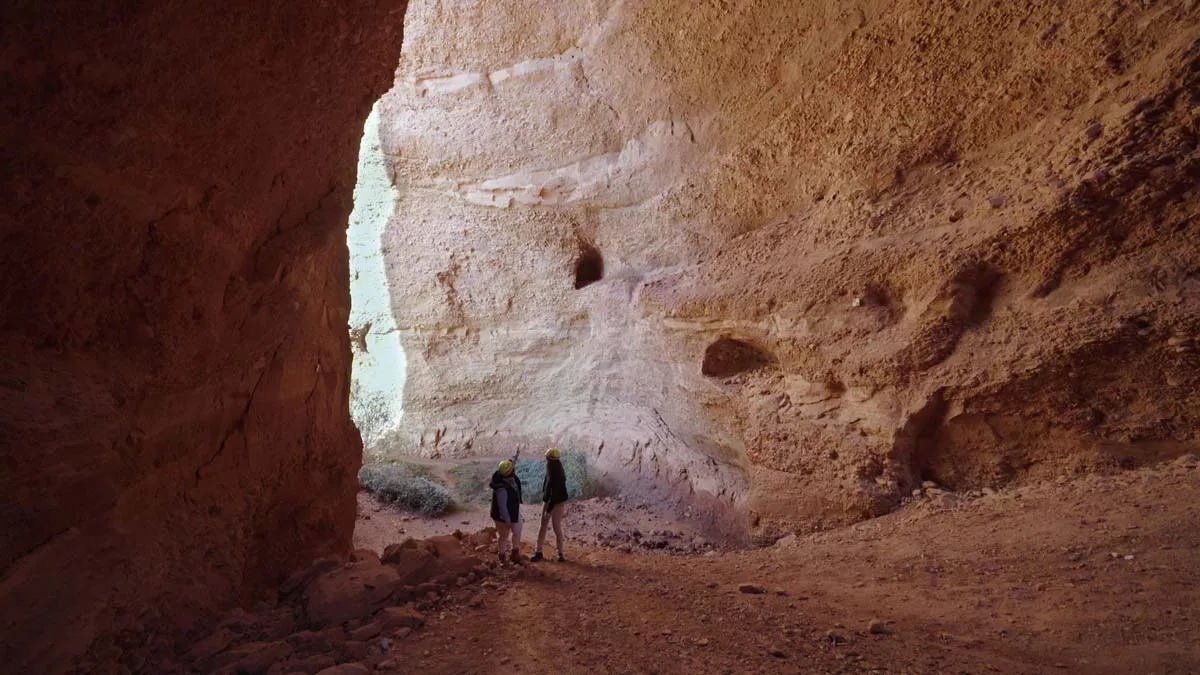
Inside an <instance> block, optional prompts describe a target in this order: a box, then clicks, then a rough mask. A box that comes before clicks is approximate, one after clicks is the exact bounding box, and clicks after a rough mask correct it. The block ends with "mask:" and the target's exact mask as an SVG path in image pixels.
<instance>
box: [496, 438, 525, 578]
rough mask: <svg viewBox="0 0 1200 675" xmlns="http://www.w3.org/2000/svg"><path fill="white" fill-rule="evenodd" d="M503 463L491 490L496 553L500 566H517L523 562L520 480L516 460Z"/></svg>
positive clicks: (507, 460)
mask: <svg viewBox="0 0 1200 675" xmlns="http://www.w3.org/2000/svg"><path fill="white" fill-rule="evenodd" d="M520 454H521V453H520V451H518V452H517V454H516V455H513V458H512V459H506V460H504V461H503V462H500V466H499V468H497V469H496V473H493V474H492V480H491V481H490V482H489V483H488V488H490V489H491V491H492V520H493V521H494V522H495V523H496V534H497V535H498V539H499V540H498V541H497V549H496V552H497V553H498V554H499V556H500V564H501V565H503V564H504V562H505V560H512V561H513V562H514V563H518V562H521V478H520V477H519V476H517V471H516V469H517V466H516V462H517V457H518V456H520ZM509 541H512V557H511V558H509V557H508V556H507V553H508V543H509Z"/></svg>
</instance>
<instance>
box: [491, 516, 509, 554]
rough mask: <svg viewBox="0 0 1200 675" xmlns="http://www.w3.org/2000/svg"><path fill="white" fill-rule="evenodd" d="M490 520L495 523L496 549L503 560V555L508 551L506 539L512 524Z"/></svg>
mask: <svg viewBox="0 0 1200 675" xmlns="http://www.w3.org/2000/svg"><path fill="white" fill-rule="evenodd" d="M492 522H494V523H496V547H497V548H496V551H497V552H498V553H499V554H500V559H501V560H503V559H504V556H505V555H506V554H507V553H508V540H509V533H511V532H512V525H511V524H510V523H502V522H500V521H498V520H495V521H492Z"/></svg>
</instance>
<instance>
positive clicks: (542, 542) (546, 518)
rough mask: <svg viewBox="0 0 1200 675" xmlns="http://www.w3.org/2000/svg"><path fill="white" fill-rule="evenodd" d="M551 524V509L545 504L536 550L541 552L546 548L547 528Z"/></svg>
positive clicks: (556, 529)
mask: <svg viewBox="0 0 1200 675" xmlns="http://www.w3.org/2000/svg"><path fill="white" fill-rule="evenodd" d="M549 525H550V509H547V508H546V507H545V506H543V507H542V527H541V528H540V529H539V530H538V538H537V549H536V551H537V552H538V553H541V552H542V549H544V548H545V547H546V530H547V527H548V526H549ZM554 531H555V532H557V531H558V528H555V530H554ZM560 547H561V544H560Z"/></svg>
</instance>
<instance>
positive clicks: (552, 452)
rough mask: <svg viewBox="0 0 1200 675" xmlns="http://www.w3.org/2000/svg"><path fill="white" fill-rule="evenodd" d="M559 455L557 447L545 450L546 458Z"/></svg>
mask: <svg viewBox="0 0 1200 675" xmlns="http://www.w3.org/2000/svg"><path fill="white" fill-rule="evenodd" d="M560 456H561V455H560V454H559V452H558V448H550V449H549V450H547V451H546V459H558V458H559V457H560Z"/></svg>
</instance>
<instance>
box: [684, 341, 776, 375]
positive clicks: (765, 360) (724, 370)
mask: <svg viewBox="0 0 1200 675" xmlns="http://www.w3.org/2000/svg"><path fill="white" fill-rule="evenodd" d="M774 362H775V358H774V357H772V356H771V354H770V353H768V352H766V351H765V350H763V349H760V348H759V347H755V346H754V345H752V344H750V343H749V342H743V341H741V340H735V339H733V338H721V339H720V340H717V341H716V342H714V343H712V344H711V345H709V346H708V349H705V350H704V362H703V363H702V364H701V365H700V372H701V373H702V374H704V375H708V376H709V377H729V376H730V375H737V374H738V373H745V372H749V371H751V370H758V369H759V368H762V367H764V366H768V365H770V364H772V363H774Z"/></svg>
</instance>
